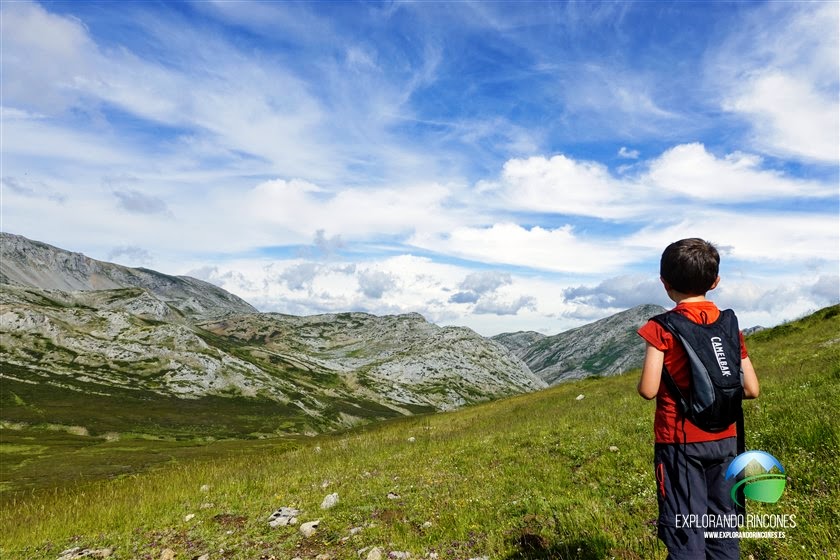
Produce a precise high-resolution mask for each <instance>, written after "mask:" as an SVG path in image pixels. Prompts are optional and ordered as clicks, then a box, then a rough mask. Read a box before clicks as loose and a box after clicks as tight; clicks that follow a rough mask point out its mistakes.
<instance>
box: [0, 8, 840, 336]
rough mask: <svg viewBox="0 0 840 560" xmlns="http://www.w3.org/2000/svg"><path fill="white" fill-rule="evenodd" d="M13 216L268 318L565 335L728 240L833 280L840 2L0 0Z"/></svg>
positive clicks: (782, 302) (807, 294)
mask: <svg viewBox="0 0 840 560" xmlns="http://www.w3.org/2000/svg"><path fill="white" fill-rule="evenodd" d="M0 10H2V12H0V13H1V14H2V72H3V82H2V173H0V176H1V177H2V229H3V230H4V231H9V232H13V233H18V234H22V235H25V236H27V237H30V238H33V239H38V240H41V241H45V242H48V243H52V244H54V245H57V246H60V247H62V248H66V249H70V250H74V251H80V252H84V253H86V254H88V255H90V256H92V257H94V258H99V259H103V260H111V261H115V262H119V263H121V264H126V265H129V266H146V267H150V268H154V269H157V270H160V271H162V272H166V273H170V274H189V275H193V276H197V277H200V278H203V279H205V280H208V281H211V282H213V283H216V284H218V285H220V286H222V287H224V288H226V289H228V290H230V291H232V292H234V293H236V294H238V295H240V296H242V297H244V298H245V299H247V300H248V301H250V302H251V303H253V304H254V305H256V306H257V307H258V308H260V309H261V310H265V311H280V312H285V313H294V314H312V313H323V312H335V311H349V310H357V311H368V312H371V313H376V314H386V313H402V312H419V313H422V314H423V315H424V316H426V317H427V318H428V319H429V320H432V321H434V322H437V323H439V324H456V325H466V326H470V327H472V328H474V329H476V330H477V331H479V332H481V333H482V334H495V333H498V332H503V331H514V330H538V331H541V332H545V333H556V332H560V331H562V330H565V329H568V328H571V327H574V326H577V325H580V324H582V323H586V322H589V321H592V320H595V319H598V318H600V317H603V316H606V315H609V314H611V313H615V312H617V311H620V310H623V309H626V308H627V307H630V306H633V305H637V304H639V303H646V302H651V303H660V304H663V305H667V304H668V301H667V299H666V297H665V295H664V292H663V291H662V289H661V286H660V285H659V283H658V259H659V255H660V254H661V251H662V249H663V248H664V247H665V246H666V245H667V244H668V243H670V242H672V241H675V240H677V239H681V238H685V237H703V238H706V239H709V240H711V241H713V242H715V243H716V244H718V246H719V248H720V249H721V253H722V259H723V265H722V277H723V280H722V282H721V284H720V287H719V288H718V289H717V290H716V291H715V292H713V293H712V294H710V297H711V298H712V299H714V300H715V301H717V302H718V303H719V304H720V305H722V306H723V305H725V306H731V307H734V308H735V309H736V311H738V313H739V315H740V316H741V319H742V323H743V324H745V325H755V324H763V325H766V326H767V325H773V324H777V323H779V322H781V321H784V320H787V319H792V318H795V317H797V316H799V315H801V314H803V313H806V312H808V311H809V310H813V309H817V308H819V307H822V306H825V305H828V304H832V303H836V302H837V301H838V299H840V287H838V286H839V285H840V280H838V266H839V265H838V260H839V259H840V225H838V222H839V221H840V220H839V219H838V214H839V213H840V202H839V200H840V199H839V198H838V195H840V190H839V186H838V185H839V184H840V183H838V181H840V179H838V153H840V147H839V146H838V137H840V128H838V126H839V125H838V119H839V118H840V117H838V91H839V89H838V88H839V85H838V83H839V82H840V79H839V78H838V4H837V3H836V2H812V3H809V2H767V3H764V2H755V3H753V2H731V3H730V2H696V3H695V2H677V3H674V2H662V3H658V2H534V3H528V2H516V3H505V2H411V3H409V2H387V3H384V2H375V3H356V2H301V3H293V2H250V1H237V2H208V1H204V2H183V3H177V2H83V1H74V2H43V3H36V2H5V1H4V2H3V3H2V8H0Z"/></svg>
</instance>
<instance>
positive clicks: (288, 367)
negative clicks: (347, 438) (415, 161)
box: [0, 234, 546, 433]
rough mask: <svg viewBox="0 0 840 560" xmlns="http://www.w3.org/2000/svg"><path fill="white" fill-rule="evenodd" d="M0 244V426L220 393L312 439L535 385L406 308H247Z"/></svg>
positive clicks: (473, 341)
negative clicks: (307, 313) (285, 311)
mask: <svg viewBox="0 0 840 560" xmlns="http://www.w3.org/2000/svg"><path fill="white" fill-rule="evenodd" d="M2 242H3V246H2V254H3V261H2V267H0V270H1V271H2V279H3V280H4V282H5V283H3V284H0V288H2V289H0V376H2V378H3V383H4V389H6V388H8V391H7V395H6V396H8V398H9V399H11V400H9V401H8V402H6V401H7V400H8V399H6V400H4V402H3V405H4V406H3V413H2V418H1V419H2V420H6V421H14V420H16V419H17V420H19V419H20V418H15V417H13V416H14V414H15V411H17V412H19V413H20V414H21V415H23V416H26V418H28V419H29V420H27V421H31V419H32V418H41V420H42V421H44V422H50V421H56V420H51V419H50V418H49V412H48V411H49V410H61V411H62V412H61V414H63V415H64V416H65V417H66V412H67V409H68V407H69V405H68V403H69V402H70V401H71V400H72V401H73V402H74V403H77V402H79V401H78V398H77V397H78V395H80V394H81V395H89V396H90V400H89V402H88V401H83V404H84V406H91V407H92V408H93V409H100V410H106V409H107V410H117V411H119V412H126V411H127V410H128V409H132V410H134V411H135V412H136V411H138V410H141V409H142V408H143V407H151V406H152V404H151V403H155V404H154V406H164V405H165V406H166V407H169V408H167V413H166V414H169V413H170V412H171V410H170V409H172V408H173V407H174V408H178V405H177V402H178V401H187V400H191V401H196V400H201V399H209V398H213V399H217V398H225V399H244V400H250V401H254V402H256V401H259V402H262V403H274V405H273V408H272V410H274V411H280V412H277V414H279V415H280V416H282V421H281V422H280V424H282V426H277V430H279V431H284V432H287V433H288V432H297V433H302V432H306V433H312V432H318V431H323V430H328V429H335V428H340V427H344V426H350V425H354V424H356V423H359V422H362V421H366V420H369V419H375V418H386V417H390V416H397V415H401V414H411V413H415V412H425V411H433V410H447V409H452V408H455V407H458V406H462V405H465V404H468V403H474V402H479V401H484V400H489V399H493V398H498V397H502V396H506V395H511V394H515V393H520V392H524V391H532V390H535V389H539V388H543V387H545V386H546V384H545V382H543V381H542V380H541V379H540V378H538V377H536V376H535V375H533V374H532V373H531V372H530V370H529V369H528V367H527V366H526V365H525V364H524V363H523V362H522V361H521V360H519V359H518V358H517V357H515V356H514V355H512V354H511V353H510V352H508V351H507V349H506V348H505V347H503V346H502V345H500V344H498V343H496V342H494V341H492V340H489V339H486V338H483V337H481V336H479V335H478V334H476V333H475V332H473V331H472V330H470V329H466V328H455V327H447V328H442V327H438V326H436V325H433V324H431V323H428V322H427V321H426V320H425V319H423V317H421V316H420V315H417V314H409V315H399V316H386V317H376V316H373V315H367V314H364V313H345V314H337V315H318V316H312V317H293V316H288V315H280V314H265V313H256V312H254V311H253V308H251V307H250V306H249V305H248V304H247V303H245V302H243V301H242V300H239V299H238V298H236V297H235V296H232V295H231V294H228V293H227V292H224V290H221V289H220V288H217V287H215V286H211V285H209V284H206V283H204V282H200V281H198V280H194V279H192V278H185V277H173V276H167V275H163V274H160V273H157V272H154V271H147V270H143V269H130V268H126V267H121V266H118V265H113V264H110V263H103V262H100V261H95V260H93V259H88V258H87V257H85V256H84V255H81V254H78V253H68V252H67V251H62V250H60V249H56V248H53V247H50V246H49V245H45V244H41V243H37V242H32V241H29V240H27V239H25V238H22V237H19V236H13V235H8V234H4V235H3V237H2ZM126 285H128V286H130V287H125V286H126ZM115 286H116V287H115ZM208 286H209V287H208ZM70 393H72V395H71V394H70ZM9 395H12V396H9ZM24 396H25V398H24ZM48 397H49V398H48ZM208 402H209V401H208ZM213 402H215V403H216V405H218V401H213ZM21 403H25V406H24V404H21ZM39 403H40V404H39ZM89 403H92V404H89ZM161 403H164V404H161ZM74 406H77V405H74ZM34 410H41V411H42V412H43V411H47V412H44V414H42V415H41V416H38V415H37V414H35V413H34V412H33V411H34ZM88 412H89V413H90V414H93V415H94V416H95V412H97V410H93V411H92V412H91V411H88ZM172 413H173V414H176V412H172ZM103 414H104V412H103ZM126 414H128V413H127V412H126ZM138 414H139V413H138ZM138 414H135V416H137V415H138ZM10 415H11V416H10ZM33 415H34V416H33ZM128 416H131V414H128ZM147 416H150V418H149V421H150V422H154V421H155V420H154V418H152V417H151V416H153V415H147Z"/></svg>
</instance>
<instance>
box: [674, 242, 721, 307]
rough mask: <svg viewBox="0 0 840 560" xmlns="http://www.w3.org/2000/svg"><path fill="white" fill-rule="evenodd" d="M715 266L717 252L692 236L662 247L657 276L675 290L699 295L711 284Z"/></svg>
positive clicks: (716, 273) (709, 245) (713, 280)
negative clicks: (663, 249) (663, 248)
mask: <svg viewBox="0 0 840 560" xmlns="http://www.w3.org/2000/svg"><path fill="white" fill-rule="evenodd" d="M719 265H720V255H719V254H718V251H717V249H716V248H715V246H714V245H712V244H711V243H709V242H708V241H704V240H702V239H698V238H696V237H692V238H690V239H681V240H680V241H675V242H673V243H671V244H670V245H668V246H667V247H666V248H665V251H663V252H662V259H661V260H660V261H659V275H660V276H661V277H662V279H663V280H665V281H666V282H667V283H668V284H669V285H670V286H671V288H673V289H675V290H677V291H678V292H682V293H684V294H688V295H692V296H699V295H703V294H705V293H706V292H708V291H709V289H710V288H711V287H712V284H714V283H715V280H716V279H717V277H718V267H719Z"/></svg>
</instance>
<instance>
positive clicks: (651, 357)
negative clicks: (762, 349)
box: [637, 342, 755, 400]
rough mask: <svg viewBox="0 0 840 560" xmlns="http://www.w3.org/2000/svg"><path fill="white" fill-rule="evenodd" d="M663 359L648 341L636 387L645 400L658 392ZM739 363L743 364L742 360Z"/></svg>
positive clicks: (659, 352) (659, 351) (661, 354)
mask: <svg viewBox="0 0 840 560" xmlns="http://www.w3.org/2000/svg"><path fill="white" fill-rule="evenodd" d="M664 360H665V353H664V352H662V350H658V349H657V348H655V347H654V346H653V345H652V344H651V343H650V342H648V343H647V347H646V348H645V365H644V366H643V367H642V377H641V379H639V386H638V387H637V390H638V391H639V394H640V395H641V396H642V397H643V398H645V399H647V400H650V399H652V398H654V397H656V394H657V393H658V392H659V382H660V381H661V380H662V364H663V363H664ZM748 361H749V360H748ZM741 363H742V365H743V361H742V362H741ZM750 367H752V366H750ZM744 372H745V373H744V377H745V378H746V366H745V367H744ZM753 375H755V372H753Z"/></svg>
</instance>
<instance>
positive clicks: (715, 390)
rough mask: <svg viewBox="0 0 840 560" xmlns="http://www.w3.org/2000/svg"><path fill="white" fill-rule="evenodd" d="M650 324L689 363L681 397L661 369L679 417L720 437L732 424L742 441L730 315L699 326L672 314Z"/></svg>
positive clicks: (735, 335) (736, 341) (736, 342)
mask: <svg viewBox="0 0 840 560" xmlns="http://www.w3.org/2000/svg"><path fill="white" fill-rule="evenodd" d="M652 320H654V321H656V322H657V323H659V324H660V325H662V326H663V327H664V328H665V329H666V330H667V331H668V332H670V333H671V334H672V335H673V336H674V337H675V339H676V340H678V341H679V342H680V343H681V344H682V346H683V348H685V352H686V354H687V355H688V361H689V363H690V364H691V377H690V382H689V387H688V393H687V394H683V392H682V391H681V390H680V389H679V387H677V384H676V383H675V382H674V378H673V377H671V374H670V373H669V372H668V370H667V369H666V368H665V366H664V364H663V366H662V374H663V375H662V378H663V380H664V381H665V384H666V386H667V387H668V390H669V391H670V392H671V394H672V395H673V397H674V400H675V401H676V402H677V406H678V407H679V410H680V412H681V413H682V414H683V416H684V417H685V418H687V419H689V420H691V422H692V423H694V425H696V426H697V427H698V428H700V429H702V430H705V431H707V432H721V431H723V430H725V429H727V428H728V427H729V426H731V425H732V423H733V422H738V428H739V432H740V433H739V434H738V435H739V436H740V437H739V440H740V439H742V438H743V435H742V430H743V428H742V426H743V410H742V409H741V401H742V400H743V397H744V387H743V379H742V377H743V372H742V370H741V339H740V336H739V330H738V319H737V317H735V313H734V312H733V311H732V310H731V309H726V310H724V311H722V312H721V314H720V317H718V319H717V321H715V322H714V323H709V324H705V325H704V324H699V323H695V322H693V321H691V320H690V319H688V318H686V317H684V316H683V315H681V314H679V313H675V312H673V311H669V312H667V313H663V314H661V315H657V316H655V317H653V318H652Z"/></svg>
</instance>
